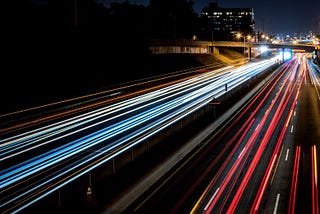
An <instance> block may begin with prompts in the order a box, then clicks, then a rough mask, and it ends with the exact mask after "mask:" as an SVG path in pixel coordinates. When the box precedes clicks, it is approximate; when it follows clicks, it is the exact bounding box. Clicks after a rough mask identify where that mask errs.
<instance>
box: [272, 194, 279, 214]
mask: <svg viewBox="0 0 320 214" xmlns="http://www.w3.org/2000/svg"><path fill="white" fill-rule="evenodd" d="M279 199H280V194H279V193H278V194H277V199H276V203H275V205H274V209H273V214H276V213H277V209H278V205H279Z"/></svg>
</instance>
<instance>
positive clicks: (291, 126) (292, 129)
mask: <svg viewBox="0 0 320 214" xmlns="http://www.w3.org/2000/svg"><path fill="white" fill-rule="evenodd" d="M292 131H293V125H292V126H291V133H292Z"/></svg>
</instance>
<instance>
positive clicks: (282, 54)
mask: <svg viewBox="0 0 320 214" xmlns="http://www.w3.org/2000/svg"><path fill="white" fill-rule="evenodd" d="M281 51H282V52H281V59H282V60H281V61H282V62H284V48H282V49H281Z"/></svg>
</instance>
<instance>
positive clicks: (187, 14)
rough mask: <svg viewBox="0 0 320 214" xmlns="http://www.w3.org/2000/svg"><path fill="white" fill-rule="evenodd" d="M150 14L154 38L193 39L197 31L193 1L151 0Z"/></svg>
mask: <svg viewBox="0 0 320 214" xmlns="http://www.w3.org/2000/svg"><path fill="white" fill-rule="evenodd" d="M150 13H151V20H152V36H153V37H154V38H171V39H179V38H186V39H191V38H192V36H193V34H194V33H195V31H196V28H195V23H196V18H197V15H196V14H195V13H194V11H193V1H191V0H151V1H150Z"/></svg>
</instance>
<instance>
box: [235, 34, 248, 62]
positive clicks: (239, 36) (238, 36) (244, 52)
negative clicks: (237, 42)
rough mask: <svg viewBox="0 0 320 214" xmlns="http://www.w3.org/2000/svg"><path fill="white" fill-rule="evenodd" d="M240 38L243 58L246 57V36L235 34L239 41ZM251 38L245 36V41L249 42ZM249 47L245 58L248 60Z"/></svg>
mask: <svg viewBox="0 0 320 214" xmlns="http://www.w3.org/2000/svg"><path fill="white" fill-rule="evenodd" d="M241 37H243V57H246V36H245V35H241V34H240V33H237V38H238V39H240V38H241ZM250 39H251V36H250V35H248V36H247V40H248V41H250ZM249 54H250V53H249V47H248V56H247V58H249V57H250V56H249Z"/></svg>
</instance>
